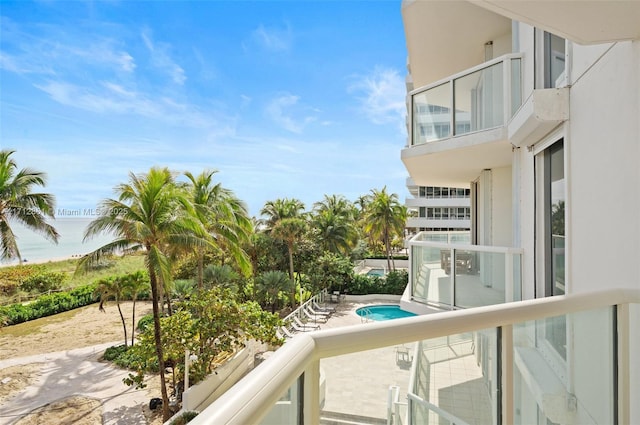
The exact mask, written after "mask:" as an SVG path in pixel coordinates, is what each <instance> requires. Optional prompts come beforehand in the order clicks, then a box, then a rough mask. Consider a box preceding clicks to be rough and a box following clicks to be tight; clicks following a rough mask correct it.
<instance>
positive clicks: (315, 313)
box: [305, 304, 331, 317]
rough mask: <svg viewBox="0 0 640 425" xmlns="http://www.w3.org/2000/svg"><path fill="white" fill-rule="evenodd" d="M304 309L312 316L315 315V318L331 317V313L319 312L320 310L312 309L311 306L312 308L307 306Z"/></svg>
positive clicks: (309, 305)
mask: <svg viewBox="0 0 640 425" xmlns="http://www.w3.org/2000/svg"><path fill="white" fill-rule="evenodd" d="M305 307H306V309H307V311H308V312H309V313H311V314H313V315H316V316H326V317H329V316H331V312H329V311H322V310H320V309H317V308H313V306H312V305H311V304H307V305H306V306H305Z"/></svg>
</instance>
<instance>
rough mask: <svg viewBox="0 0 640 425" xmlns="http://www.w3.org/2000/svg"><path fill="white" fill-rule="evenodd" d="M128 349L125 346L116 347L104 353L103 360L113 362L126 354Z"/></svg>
mask: <svg viewBox="0 0 640 425" xmlns="http://www.w3.org/2000/svg"><path fill="white" fill-rule="evenodd" d="M128 348H129V347H127V346H125V345H114V346H112V347H109V348H107V349H106V350H105V351H104V356H102V358H103V359H104V360H106V361H108V362H112V361H114V360H115V359H117V358H118V357H120V356H121V355H122V354H123V353H126V352H127V349H128Z"/></svg>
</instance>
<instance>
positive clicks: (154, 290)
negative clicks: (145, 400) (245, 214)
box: [149, 266, 171, 422]
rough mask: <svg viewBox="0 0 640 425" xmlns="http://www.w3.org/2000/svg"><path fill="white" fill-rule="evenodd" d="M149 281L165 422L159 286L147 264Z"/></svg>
mask: <svg viewBox="0 0 640 425" xmlns="http://www.w3.org/2000/svg"><path fill="white" fill-rule="evenodd" d="M149 281H150V282H151V298H152V304H153V336H154V339H155V343H156V355H157V356H158V369H159V371H160V393H161V394H162V420H163V422H166V421H167V420H169V418H170V417H171V415H170V414H169V396H168V395H167V385H166V382H165V381H164V354H163V352H162V335H161V329H160V306H159V305H158V304H159V301H160V300H161V298H160V288H159V285H158V279H157V278H156V274H155V271H154V270H153V267H151V266H149Z"/></svg>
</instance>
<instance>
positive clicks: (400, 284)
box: [344, 270, 409, 295]
mask: <svg viewBox="0 0 640 425" xmlns="http://www.w3.org/2000/svg"><path fill="white" fill-rule="evenodd" d="M408 281H409V275H408V273H407V272H406V271H404V270H399V271H392V272H389V273H388V274H387V275H386V276H385V277H379V276H367V275H362V274H360V275H355V276H354V277H353V281H351V282H350V283H348V284H347V285H346V287H345V288H344V290H345V291H346V292H347V293H348V294H349V295H368V294H389V295H402V293H403V292H404V290H405V288H406V287H407V283H408Z"/></svg>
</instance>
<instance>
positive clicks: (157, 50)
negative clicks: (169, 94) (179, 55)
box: [141, 29, 187, 85]
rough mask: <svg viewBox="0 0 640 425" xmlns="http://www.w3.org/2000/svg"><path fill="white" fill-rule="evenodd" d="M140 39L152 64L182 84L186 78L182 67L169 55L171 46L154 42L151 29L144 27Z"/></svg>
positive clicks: (175, 81)
mask: <svg viewBox="0 0 640 425" xmlns="http://www.w3.org/2000/svg"><path fill="white" fill-rule="evenodd" d="M141 36H142V40H143V41H144V44H145V46H147V49H148V50H149V52H150V53H151V62H152V63H153V65H154V66H155V67H156V68H158V69H161V70H164V71H165V72H167V73H168V74H169V76H170V77H171V79H172V80H173V82H174V83H176V84H179V85H182V84H184V82H185V80H186V79H187V77H186V75H185V72H184V69H182V67H181V66H180V65H178V64H177V63H175V62H174V61H173V59H172V58H171V56H170V55H169V51H170V50H171V46H170V45H169V44H167V43H154V42H153V39H152V38H151V31H150V30H148V29H146V30H144V31H142V34H141Z"/></svg>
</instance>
